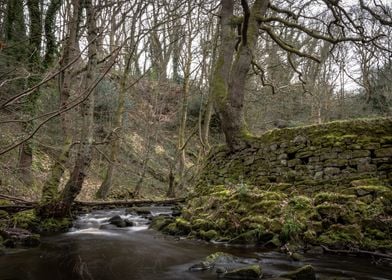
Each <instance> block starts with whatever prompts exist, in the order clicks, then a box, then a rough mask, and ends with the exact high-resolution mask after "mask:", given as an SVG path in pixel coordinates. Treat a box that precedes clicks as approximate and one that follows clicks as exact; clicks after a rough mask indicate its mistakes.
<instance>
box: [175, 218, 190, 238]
mask: <svg viewBox="0 0 392 280" xmlns="http://www.w3.org/2000/svg"><path fill="white" fill-rule="evenodd" d="M175 223H176V227H177V229H178V230H179V231H180V232H181V234H188V233H190V232H191V230H192V226H191V223H190V222H188V221H187V220H185V219H183V218H176V220H175Z"/></svg>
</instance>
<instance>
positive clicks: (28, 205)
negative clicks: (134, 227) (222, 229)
mask: <svg viewBox="0 0 392 280" xmlns="http://www.w3.org/2000/svg"><path fill="white" fill-rule="evenodd" d="M184 201H185V198H176V199H162V200H153V199H144V200H142V199H140V200H114V201H75V202H74V203H73V206H72V208H73V210H76V211H78V210H80V209H86V208H91V209H106V208H118V207H131V206H146V205H177V204H179V203H182V202H184ZM37 206H38V202H33V201H24V202H21V203H19V204H12V205H0V210H4V211H7V212H8V213H16V212H19V211H23V210H29V209H33V208H35V207H37Z"/></svg>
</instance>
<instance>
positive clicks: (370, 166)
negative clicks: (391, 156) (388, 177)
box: [357, 162, 377, 172]
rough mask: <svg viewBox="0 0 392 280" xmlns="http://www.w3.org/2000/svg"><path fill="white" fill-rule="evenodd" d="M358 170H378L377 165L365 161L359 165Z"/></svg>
mask: <svg viewBox="0 0 392 280" xmlns="http://www.w3.org/2000/svg"><path fill="white" fill-rule="evenodd" d="M357 170H358V172H374V171H377V165H375V164H370V163H368V162H364V163H360V164H358V165H357Z"/></svg>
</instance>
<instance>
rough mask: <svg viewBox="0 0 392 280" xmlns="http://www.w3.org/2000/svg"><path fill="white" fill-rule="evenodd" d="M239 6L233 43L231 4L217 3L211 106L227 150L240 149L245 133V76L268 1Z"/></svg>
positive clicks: (225, 1) (233, 28)
mask: <svg viewBox="0 0 392 280" xmlns="http://www.w3.org/2000/svg"><path fill="white" fill-rule="evenodd" d="M241 3H242V4H243V9H244V18H243V20H242V24H241V30H242V31H241V34H239V35H241V36H240V42H239V43H237V40H238V36H237V34H236V33H235V29H236V27H237V26H236V24H234V23H235V20H234V15H233V10H234V1H233V0H222V1H221V6H222V9H221V45H220V50H219V55H218V60H217V63H216V67H215V72H214V77H213V81H212V83H213V87H212V90H213V92H214V101H215V106H216V109H217V111H218V114H219V117H220V120H221V126H222V130H223V133H224V134H225V137H226V143H227V145H228V146H229V148H230V149H231V150H236V149H238V148H240V147H242V146H243V144H244V142H245V136H246V135H247V134H248V130H247V128H246V123H245V118H244V110H243V105H244V91H245V83H246V76H247V74H248V71H249V69H250V66H251V61H252V56H253V50H254V48H255V46H256V43H257V38H258V29H259V22H258V20H257V17H259V16H264V15H265V13H266V10H267V7H268V4H269V1H268V0H256V1H255V2H254V4H253V5H252V7H251V8H250V9H249V10H247V9H246V8H245V6H246V5H245V4H244V3H247V1H242V2H241ZM233 22H234V23H233ZM236 43H237V44H236ZM236 45H237V48H236Z"/></svg>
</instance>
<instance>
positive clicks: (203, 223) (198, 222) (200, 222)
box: [191, 218, 216, 231]
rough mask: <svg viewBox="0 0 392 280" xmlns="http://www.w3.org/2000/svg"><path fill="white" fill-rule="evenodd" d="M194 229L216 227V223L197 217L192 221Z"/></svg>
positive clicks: (205, 229)
mask: <svg viewBox="0 0 392 280" xmlns="http://www.w3.org/2000/svg"><path fill="white" fill-rule="evenodd" d="M191 227H192V230H204V231H208V230H210V229H216V224H215V223H214V222H212V221H211V220H207V219H202V218H197V219H194V220H192V221H191Z"/></svg>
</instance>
